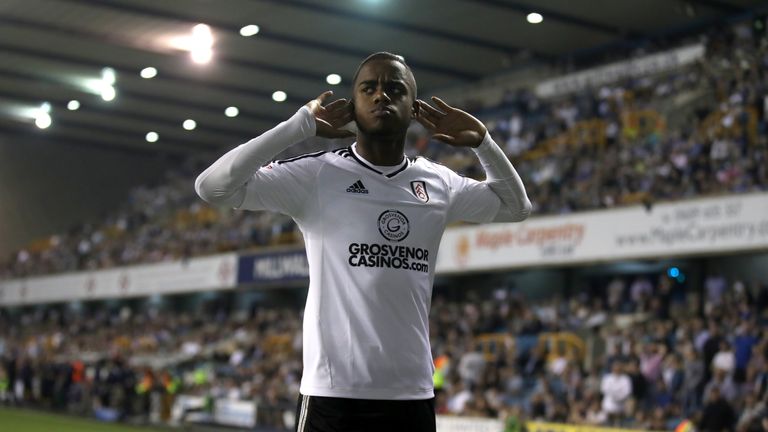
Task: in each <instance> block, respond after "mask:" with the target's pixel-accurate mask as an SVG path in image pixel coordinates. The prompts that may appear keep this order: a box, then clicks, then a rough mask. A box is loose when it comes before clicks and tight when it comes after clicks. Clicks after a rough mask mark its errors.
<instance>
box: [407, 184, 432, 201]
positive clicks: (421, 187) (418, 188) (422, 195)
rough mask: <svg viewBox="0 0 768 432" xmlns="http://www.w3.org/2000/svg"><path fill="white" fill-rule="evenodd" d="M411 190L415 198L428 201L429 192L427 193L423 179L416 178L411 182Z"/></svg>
mask: <svg viewBox="0 0 768 432" xmlns="http://www.w3.org/2000/svg"><path fill="white" fill-rule="evenodd" d="M411 190H412V191H413V194H414V195H415V196H416V198H418V199H420V200H421V201H423V202H427V201H429V194H428V193H427V184H426V183H424V181H423V180H416V181H412V182H411Z"/></svg>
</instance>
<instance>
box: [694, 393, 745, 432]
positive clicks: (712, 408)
mask: <svg viewBox="0 0 768 432" xmlns="http://www.w3.org/2000/svg"><path fill="white" fill-rule="evenodd" d="M735 423H736V413H735V412H734V410H733V407H732V406H731V405H730V404H729V403H728V401H727V400H725V399H724V398H723V397H722V396H721V395H720V390H719V389H718V388H717V387H715V388H713V389H712V391H711V392H710V393H709V397H708V398H707V403H706V405H704V410H703V412H702V416H701V420H700V421H699V424H698V428H697V429H698V430H700V431H702V432H721V431H724V430H733V427H734V425H735Z"/></svg>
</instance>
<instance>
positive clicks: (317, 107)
mask: <svg viewBox="0 0 768 432" xmlns="http://www.w3.org/2000/svg"><path fill="white" fill-rule="evenodd" d="M331 95H333V92H332V91H330V90H329V91H327V92H325V93H323V94H321V95H320V96H318V97H317V99H312V100H311V101H309V102H307V105H306V106H307V108H309V111H310V112H312V114H313V115H314V116H315V124H316V126H317V128H316V132H315V135H317V136H319V137H323V138H348V137H353V136H355V133H354V132H351V131H348V130H345V129H341V127H342V126H344V125H346V124H347V123H349V122H351V121H352V120H353V119H354V108H353V107H352V104H351V103H350V102H349V101H347V100H346V99H337V100H335V101H333V102H331V103H329V104H328V105H326V106H323V102H325V100H326V99H328V98H329V97H330V96H331Z"/></svg>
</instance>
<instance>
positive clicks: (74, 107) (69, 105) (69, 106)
mask: <svg viewBox="0 0 768 432" xmlns="http://www.w3.org/2000/svg"><path fill="white" fill-rule="evenodd" d="M67 109H68V110H70V111H77V110H78V109H80V102H79V101H77V100H75V99H72V100H71V101H69V103H67Z"/></svg>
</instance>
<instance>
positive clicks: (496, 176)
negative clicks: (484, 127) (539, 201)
mask: <svg viewBox="0 0 768 432" xmlns="http://www.w3.org/2000/svg"><path fill="white" fill-rule="evenodd" d="M473 150H474V151H475V154H476V155H477V158H478V159H479V160H480V164H481V165H482V166H483V169H484V170H485V175H486V180H485V183H486V184H487V185H488V186H489V187H490V188H491V190H492V191H493V192H494V193H495V194H496V195H498V197H499V199H500V200H501V203H502V206H501V208H500V209H499V212H498V214H497V215H496V217H495V218H494V222H519V221H522V220H525V219H526V218H528V216H529V215H530V214H531V207H532V206H531V201H530V200H529V199H528V195H527V194H526V192H525V186H524V185H523V181H522V179H521V178H520V175H518V174H517V171H515V168H514V167H513V166H512V163H510V162H509V159H507V156H506V155H505V154H504V152H503V151H501V149H500V148H499V146H498V145H497V144H496V143H495V142H494V141H493V139H492V138H491V135H490V134H489V133H486V134H485V137H484V138H483V142H482V143H481V144H480V145H479V146H478V147H476V148H474V149H473Z"/></svg>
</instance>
